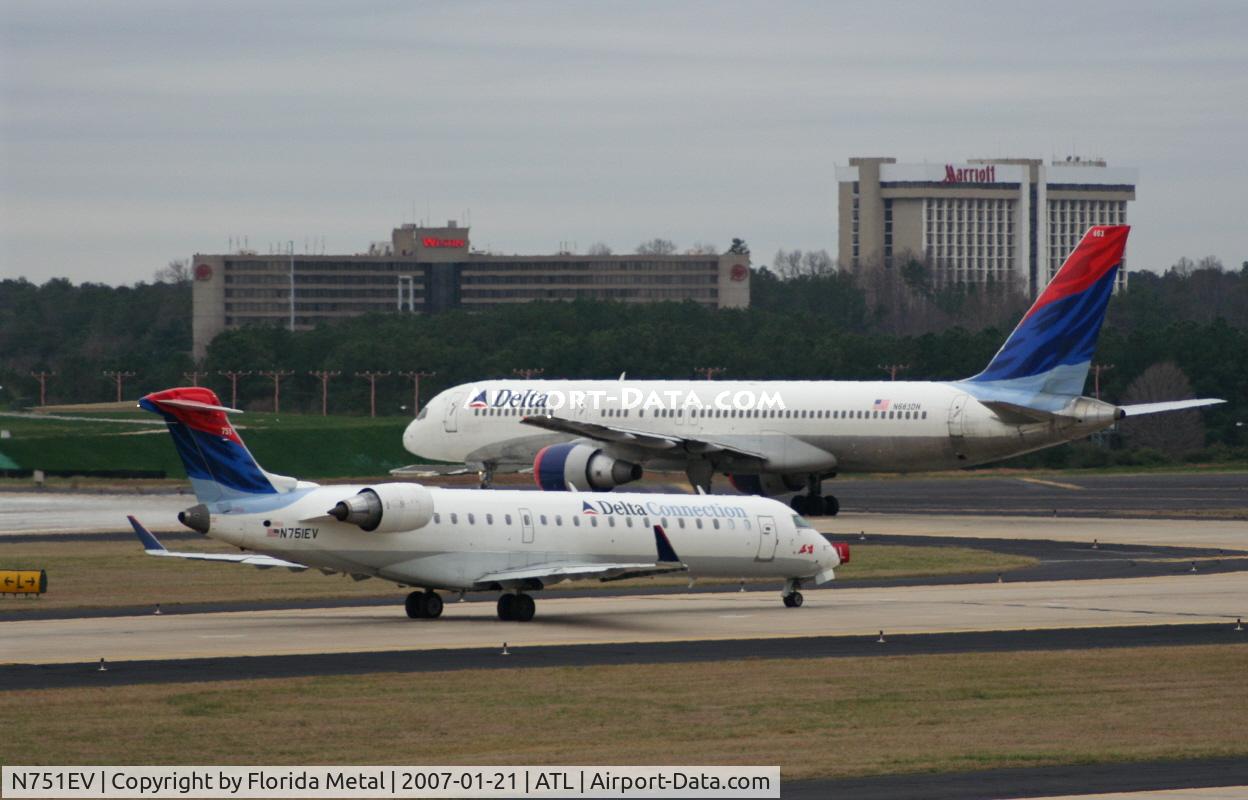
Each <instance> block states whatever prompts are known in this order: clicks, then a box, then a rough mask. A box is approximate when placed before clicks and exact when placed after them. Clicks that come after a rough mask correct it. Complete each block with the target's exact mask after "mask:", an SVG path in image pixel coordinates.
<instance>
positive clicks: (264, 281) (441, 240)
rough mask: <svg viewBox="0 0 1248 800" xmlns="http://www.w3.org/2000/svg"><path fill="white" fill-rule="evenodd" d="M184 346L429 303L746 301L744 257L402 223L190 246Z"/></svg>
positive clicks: (439, 306) (200, 351) (414, 309)
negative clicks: (632, 249)
mask: <svg viewBox="0 0 1248 800" xmlns="http://www.w3.org/2000/svg"><path fill="white" fill-rule="evenodd" d="M191 264H192V265H193V267H192V269H193V274H194V281H193V284H194V291H193V323H192V330H193V342H194V343H193V351H192V352H193V355H194V357H195V358H197V359H198V358H202V357H203V356H204V355H205V353H206V352H207V348H208V343H209V342H211V341H212V339H213V337H215V336H216V335H217V334H218V333H220V332H221V331H224V330H228V329H232V328H239V327H242V326H244V325H279V326H283V327H291V328H293V329H294V330H307V329H310V328H313V327H315V326H316V325H319V324H322V323H326V322H332V321H334V320H337V319H342V318H344V317H352V316H357V315H359V314H366V313H369V312H391V313H433V312H437V311H443V310H446V309H452V308H468V309H472V308H486V307H489V306H493V305H498V304H501V303H524V302H529V301H531V300H574V299H578V298H589V299H594V300H617V301H622V302H637V303H644V302H655V301H660V300H677V301H680V300H693V301H695V302H697V303H701V304H703V305H707V306H711V307H713V308H744V307H746V306H748V305H749V304H750V257H749V255H748V254H747V255H739V254H735V253H725V254H723V255H667V256H657V255H619V256H614V255H613V256H585V255H573V254H570V253H557V254H554V255H543V256H516V255H493V254H489V253H481V252H474V251H473V250H472V249H471V247H470V244H469V239H468V228H466V227H459V226H458V225H456V223H455V222H454V221H451V222H449V223H447V225H446V226H445V227H437V228H434V227H418V226H416V225H403V226H401V227H399V228H396V229H394V231H393V233H392V235H391V241H390V242H388V243H381V244H374V245H373V246H372V247H370V248H369V251H368V252H367V253H362V254H358V255H351V256H334V255H297V254H289V253H285V254H283V253H274V254H270V255H260V254H258V253H256V252H252V251H242V252H237V253H231V254H227V255H204V254H197V255H195V256H193V260H192V261H191Z"/></svg>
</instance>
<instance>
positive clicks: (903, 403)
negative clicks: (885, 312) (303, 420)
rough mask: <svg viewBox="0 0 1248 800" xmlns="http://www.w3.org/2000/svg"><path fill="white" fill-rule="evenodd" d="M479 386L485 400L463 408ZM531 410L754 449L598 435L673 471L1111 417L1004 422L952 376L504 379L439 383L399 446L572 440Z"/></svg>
mask: <svg viewBox="0 0 1248 800" xmlns="http://www.w3.org/2000/svg"><path fill="white" fill-rule="evenodd" d="M481 392H485V396H486V399H487V402H486V405H485V406H484V407H476V408H471V407H469V406H468V404H469V402H470V401H471V400H472V398H474V397H478V396H480V393H481ZM556 397H557V398H560V399H559V400H558V401H555V400H554V398H556ZM638 398H640V401H639V400H638ZM555 402H559V403H562V405H560V406H559V407H553V405H554V403H555ZM639 403H640V404H639ZM759 403H763V405H758V404H759ZM541 414H553V415H556V416H559V417H563V418H567V419H570V420H576V421H581V422H587V423H597V424H600V425H603V426H608V427H611V428H616V429H623V430H631V431H641V432H647V433H655V434H660V435H667V436H672V437H676V438H679V439H686V440H698V441H707V442H712V443H718V444H722V445H728V446H730V447H732V448H735V449H739V450H740V451H743V452H745V453H755V454H758V456H759V457H758V458H755V459H750V458H743V457H741V456H739V455H735V454H727V455H724V454H722V453H717V452H716V451H714V450H713V449H712V450H697V449H696V448H695V449H693V450H686V449H680V448H673V449H672V450H669V451H666V452H665V451H662V450H654V449H646V448H641V447H637V446H630V445H629V443H628V442H627V440H620V441H606V442H601V444H603V446H605V447H607V448H608V449H609V450H610V451H611V452H612V453H613V454H615V455H617V456H620V457H627V458H631V459H633V460H635V461H637V462H638V463H642V464H644V465H646V466H647V467H650V468H654V469H660V470H663V469H671V470H681V469H685V468H686V467H687V464H688V461H689V460H690V459H691V458H710V459H712V460H714V461H715V466H716V469H717V470H720V471H723V472H734V471H735V472H741V473H746V474H748V473H757V472H764V473H806V474H810V473H821V474H831V473H835V472H873V471H890V472H892V471H896V472H905V471H915V470H931V469H945V468H951V467H964V466H970V465H973V464H980V463H984V462H987V461H993V460H997V459H1001V458H1007V457H1009V456H1013V455H1018V454H1021V453H1026V452H1030V451H1032V450H1037V449H1040V448H1043V447H1047V446H1050V445H1053V444H1058V443H1060V442H1064V441H1070V440H1072V439H1076V438H1080V437H1082V436H1086V435H1088V434H1090V433H1092V432H1094V431H1095V430H1097V429H1100V428H1103V427H1106V426H1108V425H1109V424H1112V419H1107V420H1105V419H1096V420H1092V419H1087V420H1083V419H1077V418H1075V417H1067V418H1059V419H1053V420H1049V421H1046V422H1022V423H1008V422H1005V421H1003V420H1002V419H1001V418H1000V417H999V416H998V415H996V414H994V413H993V412H992V411H991V410H989V409H988V408H987V407H985V406H984V405H982V404H981V403H980V402H979V401H977V400H976V399H975V398H974V397H972V396H971V395H970V394H968V393H967V392H966V391H963V389H961V388H960V387H959V385H958V384H957V383H952V382H950V383H941V382H919V381H630V380H622V381H570V380H568V381H523V380H516V381H481V382H479V383H474V384H464V385H461V386H457V387H454V388H452V389H448V390H446V391H444V392H442V393H441V394H439V395H437V396H436V397H435V398H433V400H431V401H430V403H429V404H428V406H427V407H426V408H425V409H424V410H423V411H422V412H421V416H420V417H419V418H417V419H416V420H414V421H413V422H412V423H411V424H410V425H409V426H408V428H407V431H406V432H405V433H404V437H403V444H404V446H405V447H406V448H407V450H409V451H410V452H412V453H413V454H415V455H417V456H420V457H423V458H428V459H433V460H439V461H449V462H464V463H470V464H471V463H477V464H523V463H525V462H529V463H531V462H532V459H533V457H534V455H535V454H536V453H537V451H538V450H540V449H541V448H542V447H545V446H546V445H549V444H553V443H557V442H566V441H572V440H574V439H577V438H578V437H577V436H576V435H572V434H563V433H555V432H550V431H546V430H542V429H539V428H535V427H533V426H531V425H526V424H523V423H522V422H521V420H522V419H523V418H524V417H526V416H529V415H541Z"/></svg>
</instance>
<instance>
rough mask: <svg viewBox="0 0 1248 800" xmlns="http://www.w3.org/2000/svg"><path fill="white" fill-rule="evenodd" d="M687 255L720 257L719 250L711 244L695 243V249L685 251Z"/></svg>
mask: <svg viewBox="0 0 1248 800" xmlns="http://www.w3.org/2000/svg"><path fill="white" fill-rule="evenodd" d="M685 255H689V256H715V255H719V248H718V247H716V246H715V245H713V244H711V243H710V242H694V243H693V247H690V248H689V249H688V250H686V251H685Z"/></svg>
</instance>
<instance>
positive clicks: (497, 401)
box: [465, 389, 550, 408]
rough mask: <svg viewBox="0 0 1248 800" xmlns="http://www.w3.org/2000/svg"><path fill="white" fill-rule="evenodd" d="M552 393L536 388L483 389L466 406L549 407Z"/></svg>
mask: <svg viewBox="0 0 1248 800" xmlns="http://www.w3.org/2000/svg"><path fill="white" fill-rule="evenodd" d="M549 407H550V393H549V392H542V391H536V390H534V389H495V390H494V393H493V396H491V395H490V392H489V390H488V389H482V390H481V391H480V392H478V393H477V394H476V395H475V396H474V397H473V398H472V399H471V400H469V401H468V403H467V404H466V406H465V408H549Z"/></svg>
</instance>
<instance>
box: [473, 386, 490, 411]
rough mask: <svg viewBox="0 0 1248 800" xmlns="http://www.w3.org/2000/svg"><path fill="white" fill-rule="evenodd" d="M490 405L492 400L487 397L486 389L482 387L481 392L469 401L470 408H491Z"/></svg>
mask: <svg viewBox="0 0 1248 800" xmlns="http://www.w3.org/2000/svg"><path fill="white" fill-rule="evenodd" d="M489 406H490V402H489V400H487V399H486V396H485V389H482V390H481V393H480V394H478V395H477V396H476V397H474V398H472V399H471V400H469V401H468V407H469V408H489Z"/></svg>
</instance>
